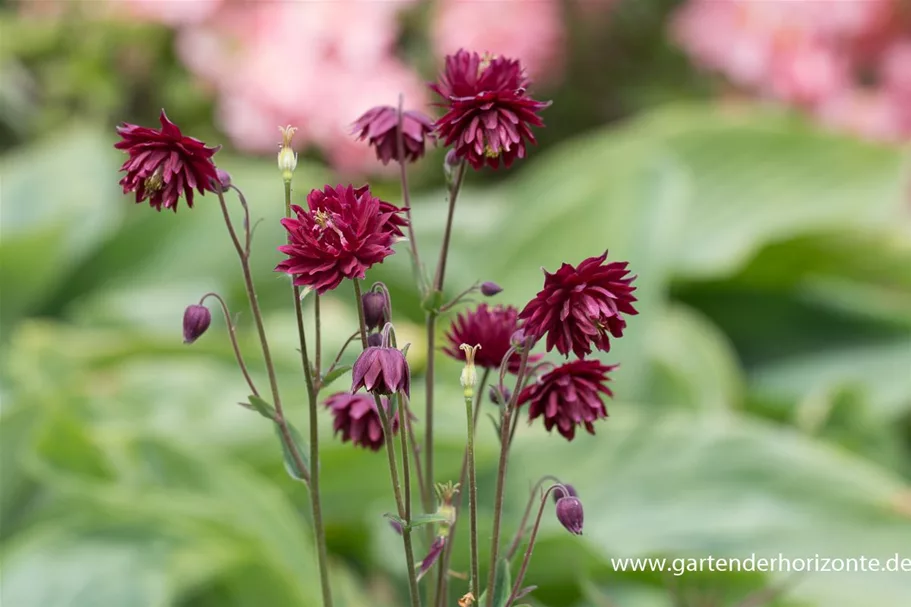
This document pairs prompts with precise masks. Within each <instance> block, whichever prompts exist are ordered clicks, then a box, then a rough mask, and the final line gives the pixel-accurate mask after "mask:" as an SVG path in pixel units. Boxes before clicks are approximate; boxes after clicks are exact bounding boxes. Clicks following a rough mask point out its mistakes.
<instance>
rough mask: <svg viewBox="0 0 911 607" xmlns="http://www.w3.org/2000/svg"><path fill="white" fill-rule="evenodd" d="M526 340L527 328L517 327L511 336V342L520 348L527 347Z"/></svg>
mask: <svg viewBox="0 0 911 607" xmlns="http://www.w3.org/2000/svg"><path fill="white" fill-rule="evenodd" d="M525 341H526V339H525V329H516V330H515V332H514V333H513V334H512V337H510V338H509V343H510V344H512V345H513V346H514V347H515V348H517V349H519V350H521V349H522V348H524V347H525Z"/></svg>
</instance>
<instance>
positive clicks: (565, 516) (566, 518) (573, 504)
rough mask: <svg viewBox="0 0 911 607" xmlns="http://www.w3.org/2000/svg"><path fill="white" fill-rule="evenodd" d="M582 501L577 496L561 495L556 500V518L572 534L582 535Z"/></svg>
mask: <svg viewBox="0 0 911 607" xmlns="http://www.w3.org/2000/svg"><path fill="white" fill-rule="evenodd" d="M583 515H584V513H583V512H582V502H580V501H579V498H577V497H561V498H560V499H558V500H557V520H559V521H560V524H562V525H563V526H564V527H566V530H567V531H569V532H570V533H572V534H574V535H582V521H583V519H584V516H583Z"/></svg>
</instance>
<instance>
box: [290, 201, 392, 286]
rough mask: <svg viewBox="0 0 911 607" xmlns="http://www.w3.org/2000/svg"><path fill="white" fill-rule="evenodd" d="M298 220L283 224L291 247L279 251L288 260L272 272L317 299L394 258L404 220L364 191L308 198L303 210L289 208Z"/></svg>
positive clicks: (291, 218)
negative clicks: (290, 278) (282, 274)
mask: <svg viewBox="0 0 911 607" xmlns="http://www.w3.org/2000/svg"><path fill="white" fill-rule="evenodd" d="M291 210H292V211H294V213H295V215H296V217H286V218H285V219H282V225H283V226H285V229H286V230H287V231H288V236H289V240H290V242H289V244H287V245H282V246H280V247H278V250H279V251H281V252H282V253H284V254H285V255H287V256H288V258H287V259H286V260H285V261H283V262H281V263H280V264H278V265H277V266H276V267H275V270H276V271H279V272H285V273H286V274H290V275H292V276H293V277H294V284H296V285H300V286H306V287H311V288H313V289H315V290H316V291H317V292H318V293H321V294H322V293H325V292H326V291H329V290H332V289H334V288H336V287H337V286H338V285H339V284H340V283H341V282H342V280H344V279H346V278H364V275H365V274H366V272H367V270H368V269H370V268H371V267H372V266H373V265H375V264H378V263H381V262H382V261H383V259H385V258H386V257H388V256H389V255H392V253H393V250H392V245H393V243H394V242H395V241H396V240H397V239H398V238H400V237H402V228H403V227H404V226H406V225H408V220H407V219H405V217H403V216H402V214H401V213H402V211H403V209H400V208H398V207H396V206H394V205H392V204H389V203H388V202H385V201H382V200H380V199H379V198H377V197H375V196H373V195H372V194H371V193H370V189H369V188H368V186H362V187H360V188H354V187H353V186H350V185H348V186H342V185H338V186H336V187H331V186H328V185H327V186H326V187H325V188H324V189H322V190H313V191H311V192H310V194H309V195H308V196H307V208H306V209H304V208H302V207H300V206H298V205H292V206H291Z"/></svg>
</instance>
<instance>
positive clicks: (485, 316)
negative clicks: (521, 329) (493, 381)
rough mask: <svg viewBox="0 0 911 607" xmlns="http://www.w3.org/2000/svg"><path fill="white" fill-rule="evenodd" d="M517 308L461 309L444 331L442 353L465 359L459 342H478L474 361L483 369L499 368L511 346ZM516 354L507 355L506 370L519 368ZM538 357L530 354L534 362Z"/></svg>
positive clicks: (517, 322) (517, 321) (516, 321)
mask: <svg viewBox="0 0 911 607" xmlns="http://www.w3.org/2000/svg"><path fill="white" fill-rule="evenodd" d="M518 326H519V311H518V310H517V309H515V308H514V307H512V306H493V307H490V306H488V305H487V304H480V305H479V306H478V307H477V308H476V309H475V310H473V311H469V312H462V313H461V314H459V315H458V316H456V319H455V320H454V321H453V322H452V326H450V327H449V331H447V332H446V341H447V343H446V345H445V346H443V352H445V353H446V354H448V355H449V356H451V357H452V358H454V359H456V360H462V361H464V360H467V359H466V358H465V351H464V350H461V349H460V347H461V345H462V344H478V345H479V346H480V349H479V350H478V351H477V352H476V353H475V357H474V364H475V365H477V366H478V367H482V368H485V369H499V368H500V363H502V362H503V357H505V356H506V353H507V352H508V351H509V348H510V347H511V344H510V337H511V336H512V334H513V333H514V332H515V331H516V330H517V329H518ZM519 359H520V357H519V355H518V354H513V355H512V356H510V357H509V371H510V372H512V373H516V372H518V370H519ZM538 359H540V356H530V357H529V360H530V361H532V362H534V361H536V360H538Z"/></svg>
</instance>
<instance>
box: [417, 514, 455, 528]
mask: <svg viewBox="0 0 911 607" xmlns="http://www.w3.org/2000/svg"><path fill="white" fill-rule="evenodd" d="M448 522H450V521H449V517H448V516H445V515H442V514H436V513H434V514H418V515H415V516H412V517H411V527H412V528H414V527H420V526H421V525H432V524H434V523H448Z"/></svg>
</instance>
